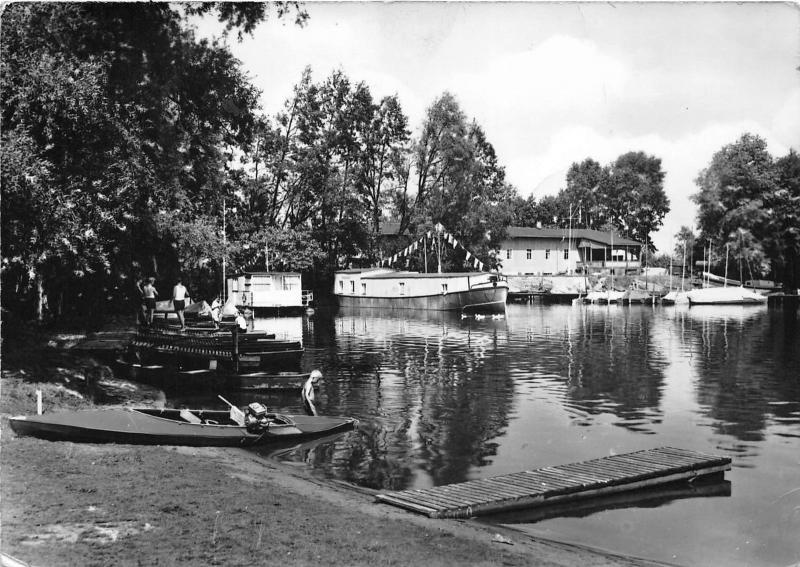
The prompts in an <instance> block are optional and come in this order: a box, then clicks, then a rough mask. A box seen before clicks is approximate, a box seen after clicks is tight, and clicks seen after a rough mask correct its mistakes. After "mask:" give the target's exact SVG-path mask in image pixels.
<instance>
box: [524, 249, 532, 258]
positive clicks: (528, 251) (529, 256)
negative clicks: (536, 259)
mask: <svg viewBox="0 0 800 567" xmlns="http://www.w3.org/2000/svg"><path fill="white" fill-rule="evenodd" d="M525 258H526V259H528V260H530V259H531V249H530V248H528V249H527V250H525Z"/></svg>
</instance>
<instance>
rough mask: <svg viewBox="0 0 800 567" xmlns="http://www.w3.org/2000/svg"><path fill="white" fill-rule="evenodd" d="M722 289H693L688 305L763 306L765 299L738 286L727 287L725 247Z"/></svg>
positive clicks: (726, 255) (726, 253)
mask: <svg viewBox="0 0 800 567" xmlns="http://www.w3.org/2000/svg"><path fill="white" fill-rule="evenodd" d="M722 279H723V281H724V284H723V286H722V287H706V288H703V289H693V290H692V291H690V292H689V293H687V294H686V295H687V297H688V299H689V305H765V304H766V303H767V297H766V296H765V295H761V294H760V293H756V292H754V291H752V290H749V289H745V288H744V287H742V285H741V282H738V283H739V285H738V286H730V287H728V282H729V281H731V280H728V247H727V246H726V247H725V277H724V278H722Z"/></svg>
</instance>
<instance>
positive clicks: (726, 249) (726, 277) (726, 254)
mask: <svg viewBox="0 0 800 567" xmlns="http://www.w3.org/2000/svg"><path fill="white" fill-rule="evenodd" d="M729 246H730V245H729V244H728V243H727V242H726V243H725V283H724V284H722V287H728V247H729Z"/></svg>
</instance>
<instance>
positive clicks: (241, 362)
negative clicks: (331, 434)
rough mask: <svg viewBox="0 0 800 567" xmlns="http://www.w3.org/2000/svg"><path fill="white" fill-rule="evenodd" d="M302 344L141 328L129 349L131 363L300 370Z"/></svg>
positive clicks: (253, 335) (256, 335)
mask: <svg viewBox="0 0 800 567" xmlns="http://www.w3.org/2000/svg"><path fill="white" fill-rule="evenodd" d="M303 352H304V349H303V346H302V343H301V342H300V341H294V340H282V339H277V338H276V337H275V335H274V334H271V333H267V332H265V331H250V332H246V333H245V332H239V330H238V329H237V328H236V327H235V326H234V327H233V328H231V330H224V329H216V328H207V329H203V328H191V329H187V330H177V329H173V328H170V327H168V326H152V327H140V328H139V329H138V331H137V333H136V336H135V337H134V338H133V340H132V341H131V343H130V346H129V348H128V356H127V360H128V362H135V363H138V364H145V365H164V366H171V367H176V368H180V369H184V370H186V369H194V370H200V369H212V370H215V369H217V368H221V369H223V370H224V371H227V372H233V373H236V374H238V373H240V372H241V371H242V370H250V371H258V370H276V369H289V368H297V367H298V366H299V363H300V359H301V358H302V356H303Z"/></svg>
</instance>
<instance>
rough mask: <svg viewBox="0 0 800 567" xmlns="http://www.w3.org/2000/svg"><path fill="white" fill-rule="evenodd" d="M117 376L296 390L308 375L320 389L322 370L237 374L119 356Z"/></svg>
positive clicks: (171, 384) (175, 384)
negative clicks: (186, 367)
mask: <svg viewBox="0 0 800 567" xmlns="http://www.w3.org/2000/svg"><path fill="white" fill-rule="evenodd" d="M115 362H116V370H117V372H119V374H120V376H122V377H124V378H127V379H129V380H135V381H137V382H142V383H144V384H151V385H154V386H158V387H162V388H186V387H187V386H191V387H197V386H208V387H212V386H213V387H215V388H222V389H224V390H299V389H300V388H301V387H302V386H303V384H304V383H305V382H306V380H308V379H309V378H312V381H311V382H312V385H313V387H314V388H319V385H320V381H321V379H322V373H321V372H319V371H318V370H315V371H312V372H286V371H264V372H245V373H240V374H236V373H234V372H228V371H226V370H225V369H224V368H218V369H209V368H200V369H194V370H182V369H178V368H175V367H170V366H165V365H161V364H140V363H138V362H130V361H127V360H124V359H122V358H118V359H117V360H116V361H115Z"/></svg>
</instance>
